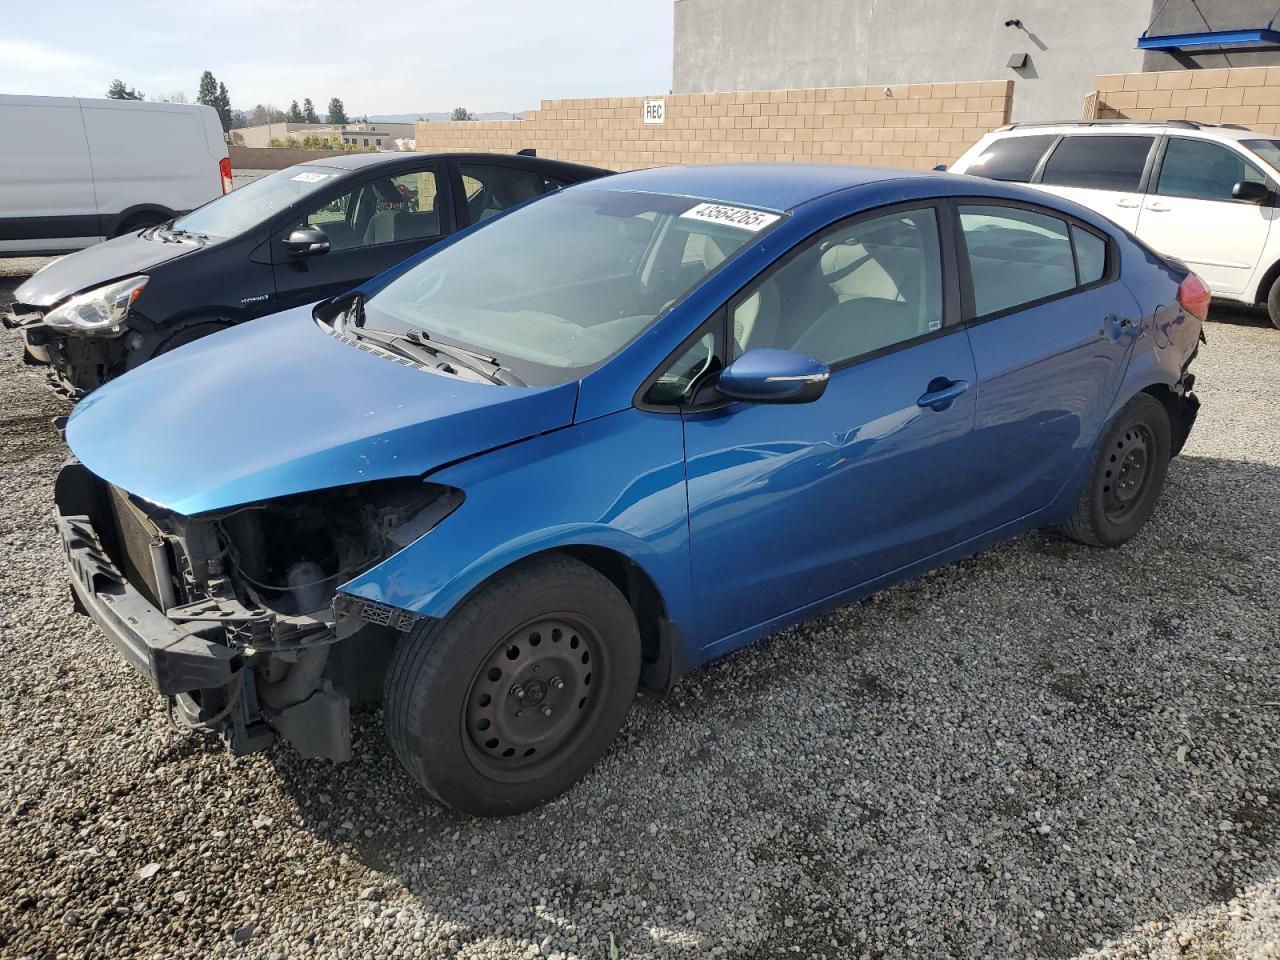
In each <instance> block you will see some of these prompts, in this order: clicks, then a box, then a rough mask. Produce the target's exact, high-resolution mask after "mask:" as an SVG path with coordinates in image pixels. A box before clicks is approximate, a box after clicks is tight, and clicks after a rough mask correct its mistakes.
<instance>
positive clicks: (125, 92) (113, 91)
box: [107, 80, 146, 100]
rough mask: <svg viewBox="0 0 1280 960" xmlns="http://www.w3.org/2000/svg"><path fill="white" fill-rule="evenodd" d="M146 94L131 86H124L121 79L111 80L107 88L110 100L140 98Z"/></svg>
mask: <svg viewBox="0 0 1280 960" xmlns="http://www.w3.org/2000/svg"><path fill="white" fill-rule="evenodd" d="M145 96H146V94H144V93H143V92H142V91H141V90H135V89H133V87H126V86H125V85H124V81H123V80H112V81H111V86H109V87H108V88H107V97H108V98H109V99H111V100H142V99H143V98H144V97H145Z"/></svg>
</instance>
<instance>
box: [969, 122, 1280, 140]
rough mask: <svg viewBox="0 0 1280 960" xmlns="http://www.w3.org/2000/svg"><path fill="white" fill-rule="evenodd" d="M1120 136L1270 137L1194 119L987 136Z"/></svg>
mask: <svg viewBox="0 0 1280 960" xmlns="http://www.w3.org/2000/svg"><path fill="white" fill-rule="evenodd" d="M1037 134H1038V135H1041V136H1045V135H1048V136H1057V135H1058V134H1070V135H1071V136H1088V137H1097V136H1116V135H1122V136H1123V135H1124V134H1134V135H1145V136H1148V137H1149V136H1153V135H1157V134H1176V135H1177V136H1180V137H1202V138H1204V139H1206V140H1236V141H1239V140H1265V139H1268V135H1267V134H1265V133H1260V132H1258V131H1257V130H1250V129H1249V128H1248V127H1241V126H1236V125H1234V124H1221V123H1197V122H1196V121H1194V120H1077V121H1063V122H1062V123H1014V124H1010V125H1009V126H1007V127H1000V128H999V129H997V130H993V131H991V133H989V134H987V136H988V137H990V138H992V139H995V138H1003V137H1026V136H1035V135H1037Z"/></svg>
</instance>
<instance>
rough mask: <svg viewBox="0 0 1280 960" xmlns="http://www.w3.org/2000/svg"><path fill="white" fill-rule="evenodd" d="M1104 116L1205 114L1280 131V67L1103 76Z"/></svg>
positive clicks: (1268, 132)
mask: <svg viewBox="0 0 1280 960" xmlns="http://www.w3.org/2000/svg"><path fill="white" fill-rule="evenodd" d="M1097 89H1098V118H1099V119H1102V120H1106V119H1117V118H1127V119H1130V120H1199V121H1201V122H1203V123H1238V124H1242V125H1243V126H1246V127H1250V128H1251V129H1254V130H1257V131H1259V132H1260V133H1264V134H1266V135H1268V136H1275V135H1276V134H1277V133H1280V67H1233V68H1230V69H1213V70H1165V71H1160V72H1158V73H1113V74H1106V75H1104V76H1101V77H1098V80H1097Z"/></svg>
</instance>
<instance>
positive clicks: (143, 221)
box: [114, 213, 166, 237]
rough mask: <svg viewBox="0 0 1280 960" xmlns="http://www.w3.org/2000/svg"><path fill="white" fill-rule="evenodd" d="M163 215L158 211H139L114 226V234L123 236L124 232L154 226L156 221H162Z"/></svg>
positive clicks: (127, 232)
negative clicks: (134, 215)
mask: <svg viewBox="0 0 1280 960" xmlns="http://www.w3.org/2000/svg"><path fill="white" fill-rule="evenodd" d="M165 219H166V218H165V217H162V216H160V214H158V213H140V214H138V215H137V216H136V217H130V218H129V219H128V220H126V221H125V222H124V223H122V224H120V226H118V227H117V228H116V232H115V234H114V236H116V237H123V236H125V235H126V234H129V233H134V232H135V231H138V230H145V229H146V228H147V227H154V226H155V225H156V224H158V223H164V222H165Z"/></svg>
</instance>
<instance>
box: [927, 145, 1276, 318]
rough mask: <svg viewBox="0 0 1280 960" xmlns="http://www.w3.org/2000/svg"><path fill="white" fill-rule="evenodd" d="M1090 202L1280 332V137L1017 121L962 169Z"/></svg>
mask: <svg viewBox="0 0 1280 960" xmlns="http://www.w3.org/2000/svg"><path fill="white" fill-rule="evenodd" d="M951 169H952V171H953V172H954V173H969V174H973V175H975V176H980V177H987V178H990V179H992V180H1006V181H1015V182H1018V183H1026V184H1028V185H1030V186H1032V187H1036V188H1038V189H1041V190H1045V191H1047V192H1048V193H1054V194H1057V195H1059V196H1062V197H1067V198H1068V199H1071V200H1074V201H1076V202H1077V203H1080V204H1083V205H1084V206H1086V207H1089V208H1091V209H1093V210H1096V211H1097V212H1098V213H1100V214H1102V215H1103V216H1105V217H1109V218H1110V219H1112V220H1114V221H1115V222H1116V223H1118V224H1119V225H1120V226H1122V227H1124V228H1126V229H1127V230H1130V231H1131V232H1133V233H1135V234H1137V235H1138V237H1139V238H1140V239H1141V240H1143V241H1145V242H1146V243H1147V244H1149V245H1150V246H1151V247H1152V248H1153V249H1155V250H1158V251H1160V252H1161V253H1164V254H1167V255H1169V256H1172V257H1177V258H1178V259H1179V260H1182V261H1185V262H1186V264H1187V265H1188V266H1190V267H1191V269H1192V270H1194V271H1195V272H1196V273H1198V274H1199V275H1200V276H1201V277H1202V278H1203V279H1204V281H1205V283H1207V284H1208V285H1209V289H1210V290H1211V291H1212V293H1213V295H1214V297H1217V298H1221V299H1223V300H1238V301H1241V302H1243V303H1265V304H1266V305H1267V309H1268V312H1269V313H1270V315H1271V322H1272V323H1274V324H1275V325H1276V326H1277V327H1280V283H1277V282H1276V281H1277V278H1278V277H1280V230H1272V227H1271V225H1272V223H1273V222H1274V221H1275V220H1276V217H1277V215H1278V211H1280V193H1278V191H1280V140H1271V139H1268V138H1267V137H1266V136H1264V135H1263V134H1260V133H1256V132H1254V131H1252V130H1247V129H1245V128H1243V127H1233V126H1215V125H1211V124H1203V123H1196V122H1194V121H1191V120H1169V121H1164V122H1150V121H1148V122H1140V121H1126V120H1110V121H1108V120H1084V121H1080V122H1078V123H1054V124H1026V123H1017V124H1011V125H1010V126H1007V127H1001V128H1000V129H999V130H996V131H993V132H992V133H989V134H987V135H986V136H985V137H983V138H982V139H981V140H979V141H978V142H977V143H976V144H974V145H973V146H972V147H970V148H969V149H968V150H967V151H965V153H964V155H963V156H961V157H960V159H959V160H957V161H956V163H955V165H954V166H953V167H952V168H951Z"/></svg>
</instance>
